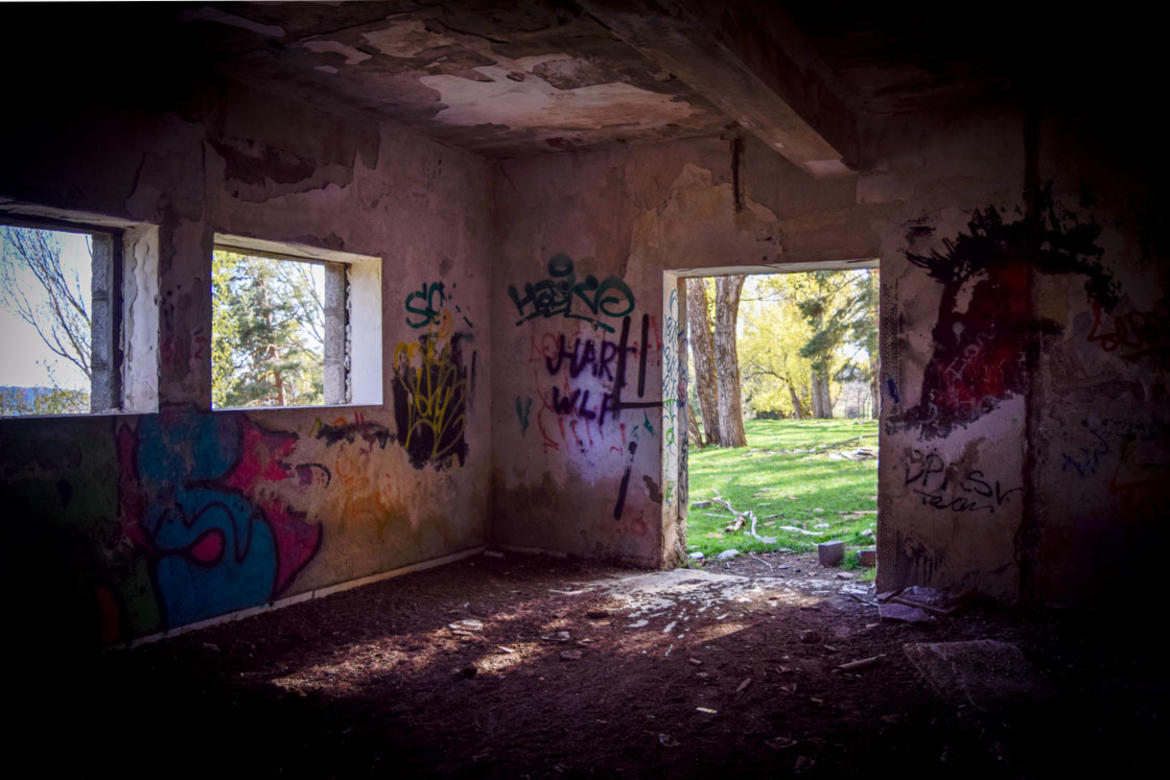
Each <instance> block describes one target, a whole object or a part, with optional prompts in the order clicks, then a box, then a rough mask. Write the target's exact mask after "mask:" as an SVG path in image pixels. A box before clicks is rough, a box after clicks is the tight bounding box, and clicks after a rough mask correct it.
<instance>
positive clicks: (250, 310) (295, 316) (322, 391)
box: [211, 244, 351, 408]
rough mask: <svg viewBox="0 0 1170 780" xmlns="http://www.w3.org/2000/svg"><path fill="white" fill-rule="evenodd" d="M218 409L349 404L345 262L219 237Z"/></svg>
mask: <svg viewBox="0 0 1170 780" xmlns="http://www.w3.org/2000/svg"><path fill="white" fill-rule="evenodd" d="M211 276H212V284H211V290H212V323H211V333H212V345H211V376H212V385H211V404H212V407H213V408H237V407H285V406H319V405H322V404H343V403H348V402H349V400H350V397H351V392H350V387H349V382H348V371H347V360H346V356H347V355H348V348H347V330H348V329H347V327H346V326H347V307H346V299H347V287H348V274H347V266H346V264H344V263H338V262H330V261H324V260H318V259H308V258H303V257H297V256H295V255H287V254H281V253H275V252H263V253H261V252H257V251H255V250H251V249H247V248H242V247H234V246H231V245H228V244H217V245H216V247H215V251H214V253H213V258H212V270H211Z"/></svg>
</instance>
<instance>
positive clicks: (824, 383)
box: [812, 366, 833, 420]
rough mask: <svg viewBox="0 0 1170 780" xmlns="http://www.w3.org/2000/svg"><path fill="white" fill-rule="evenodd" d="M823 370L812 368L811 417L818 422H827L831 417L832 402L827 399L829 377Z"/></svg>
mask: <svg viewBox="0 0 1170 780" xmlns="http://www.w3.org/2000/svg"><path fill="white" fill-rule="evenodd" d="M828 373H829V372H828V371H827V370H825V369H823V368H817V367H816V366H814V367H813V372H812V402H813V417H815V418H816V419H818V420H828V419H829V418H831V417H832V416H833V402H832V400H831V399H830V398H829V376H828Z"/></svg>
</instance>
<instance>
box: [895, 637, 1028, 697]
mask: <svg viewBox="0 0 1170 780" xmlns="http://www.w3.org/2000/svg"><path fill="white" fill-rule="evenodd" d="M902 649H903V651H904V652H905V653H906V657H907V658H909V659H910V663H912V664H913V665H914V668H915V669H917V670H918V673H919V674H920V675H921V676H922V679H923V680H925V681H926V683H927V684H928V685H929V686H930V688H931V689H932V690H933V691H934V693H935V695H937V696H939V697H940V698H941V699H943V700H944V701H946V702H947V703H949V704H951V705H954V706H958V705H967V706H971V707H975V708H976V709H980V710H985V709H990V708H991V707H993V706H996V705H999V704H1003V703H1005V702H1012V701H1019V700H1021V699H1025V698H1028V697H1031V696H1034V695H1035V694H1036V692H1037V690H1038V689H1039V688H1040V681H1039V678H1038V677H1037V674H1036V670H1035V669H1034V668H1033V667H1032V664H1030V663H1029V662H1028V659H1026V658H1025V657H1024V654H1023V652H1022V651H1021V650H1020V648H1019V647H1017V646H1016V645H1014V644H1012V643H1011V642H1001V641H999V640H995V639H976V640H971V641H965V642H912V643H909V644H907V645H905V646H904V647H903V648H902Z"/></svg>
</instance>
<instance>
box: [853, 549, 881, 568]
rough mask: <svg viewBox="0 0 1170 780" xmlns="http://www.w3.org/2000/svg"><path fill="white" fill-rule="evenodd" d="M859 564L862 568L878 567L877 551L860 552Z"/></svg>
mask: <svg viewBox="0 0 1170 780" xmlns="http://www.w3.org/2000/svg"><path fill="white" fill-rule="evenodd" d="M857 562H858V563H860V564H861V565H862V566H877V550H858V551H857Z"/></svg>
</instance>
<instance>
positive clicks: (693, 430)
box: [687, 404, 705, 448]
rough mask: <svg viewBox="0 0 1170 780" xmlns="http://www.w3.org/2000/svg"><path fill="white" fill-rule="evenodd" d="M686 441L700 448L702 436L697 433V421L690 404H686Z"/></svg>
mask: <svg viewBox="0 0 1170 780" xmlns="http://www.w3.org/2000/svg"><path fill="white" fill-rule="evenodd" d="M687 439H688V440H689V441H692V442H694V446H695V447H698V448H702V447H703V446H705V445H704V444H703V435H702V434H701V433H699V421H698V419H697V418H696V417H695V407H694V406H693V405H692V404H687Z"/></svg>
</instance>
